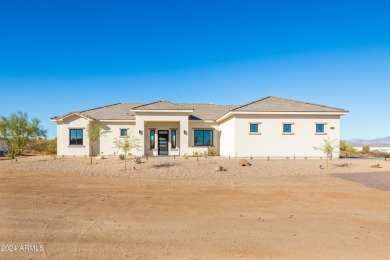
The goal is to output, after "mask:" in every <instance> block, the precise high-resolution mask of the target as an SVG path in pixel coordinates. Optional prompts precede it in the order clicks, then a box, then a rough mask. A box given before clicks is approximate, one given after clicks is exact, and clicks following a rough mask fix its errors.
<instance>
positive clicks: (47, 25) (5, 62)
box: [0, 0, 390, 139]
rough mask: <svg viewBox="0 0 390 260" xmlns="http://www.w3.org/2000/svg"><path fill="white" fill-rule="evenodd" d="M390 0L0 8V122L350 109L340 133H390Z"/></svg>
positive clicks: (18, 4)
mask: <svg viewBox="0 0 390 260" xmlns="http://www.w3.org/2000/svg"><path fill="white" fill-rule="evenodd" d="M388 10H390V3H388V2H386V1H375V0H374V1H245V0H243V1H184V0H182V1H69V0H68V1H18V0H15V1H1V2H0V25H1V26H0V89H1V90H0V104H1V109H0V115H9V114H10V113H12V112H15V111H17V110H23V111H27V112H28V113H29V115H30V116H31V117H33V116H36V117H38V118H40V119H41V120H42V124H43V126H44V127H45V128H46V129H48V130H49V136H50V137H54V136H55V124H54V123H52V122H50V119H49V118H50V117H52V116H55V115H58V114H63V113H66V112H69V111H71V110H83V109H88V108H93V107H96V106H102V105H107V104H111V103H117V102H148V101H155V100H161V99H164V100H170V101H173V102H203V103H217V104H243V103H247V102H250V101H253V100H255V99H259V98H262V97H264V96H267V95H274V96H280V97H285V98H292V99H297V100H304V101H308V102H314V103H319V104H325V105H329V106H335V107H340V108H345V109H348V110H350V114H349V115H347V116H344V117H343V118H342V138H344V139H351V138H376V137H383V136H390V120H389V100H390V90H389V89H390V15H388Z"/></svg>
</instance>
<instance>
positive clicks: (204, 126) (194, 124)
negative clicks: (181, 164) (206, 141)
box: [186, 120, 220, 155]
mask: <svg viewBox="0 0 390 260" xmlns="http://www.w3.org/2000/svg"><path fill="white" fill-rule="evenodd" d="M197 129H199V130H212V131H213V145H212V146H210V148H213V149H214V150H215V151H216V152H217V154H219V143H220V141H219V140H220V134H219V126H218V124H217V123H215V122H204V121H197V120H191V121H190V124H189V133H188V137H189V140H188V141H189V146H188V150H187V152H186V153H187V154H188V155H192V154H193V153H194V152H200V153H204V152H207V151H208V148H209V146H195V145H194V141H195V137H194V132H195V130H197Z"/></svg>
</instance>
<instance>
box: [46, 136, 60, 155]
mask: <svg viewBox="0 0 390 260" xmlns="http://www.w3.org/2000/svg"><path fill="white" fill-rule="evenodd" d="M45 153H46V154H48V155H56V154H57V140H56V139H53V140H47V146H46V149H45Z"/></svg>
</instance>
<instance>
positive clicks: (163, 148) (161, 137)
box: [158, 130, 169, 155]
mask: <svg viewBox="0 0 390 260" xmlns="http://www.w3.org/2000/svg"><path fill="white" fill-rule="evenodd" d="M168 137H169V132H168V130H159V131H158V155H168Z"/></svg>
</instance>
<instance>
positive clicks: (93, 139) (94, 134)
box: [87, 122, 109, 164]
mask: <svg viewBox="0 0 390 260" xmlns="http://www.w3.org/2000/svg"><path fill="white" fill-rule="evenodd" d="M108 132H109V131H107V130H104V129H103V128H102V127H100V126H98V125H97V124H96V123H94V122H89V123H88V126H87V135H88V142H89V156H90V158H91V164H92V156H93V146H94V145H95V144H96V143H97V142H98V141H99V139H100V137H102V136H104V135H106V134H107V133H108Z"/></svg>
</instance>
